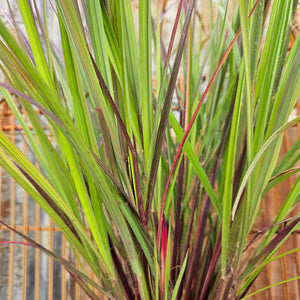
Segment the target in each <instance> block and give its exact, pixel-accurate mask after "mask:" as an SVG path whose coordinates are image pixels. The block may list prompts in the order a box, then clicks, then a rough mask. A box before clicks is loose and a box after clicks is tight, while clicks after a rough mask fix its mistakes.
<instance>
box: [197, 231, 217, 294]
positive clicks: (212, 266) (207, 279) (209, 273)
mask: <svg viewBox="0 0 300 300" xmlns="http://www.w3.org/2000/svg"><path fill="white" fill-rule="evenodd" d="M221 232H222V230H221V228H220V232H219V235H218V238H217V242H216V245H215V249H214V252H213V255H212V258H211V261H210V264H209V267H208V271H207V274H206V277H205V281H204V284H203V288H202V291H201V294H200V298H199V300H205V299H207V293H208V291H209V290H208V289H209V286H210V284H211V280H212V278H213V275H214V270H215V267H216V264H217V262H218V259H219V257H220V254H221V240H222V239H221Z"/></svg>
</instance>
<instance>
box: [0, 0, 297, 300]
mask: <svg viewBox="0 0 300 300" xmlns="http://www.w3.org/2000/svg"><path fill="white" fill-rule="evenodd" d="M50 3H51V4H52V5H53V10H54V12H55V15H56V17H57V21H58V22H59V28H60V40H61V44H60V45H59V47H57V46H55V45H54V44H53V43H52V42H51V38H50V37H49V32H48V27H47V24H48V23H47V16H46V14H45V12H43V13H41V12H39V11H38V10H37V9H36V7H37V6H36V3H35V1H31V2H30V1H26V0H19V1H18V5H19V10H20V13H21V16H22V20H23V22H24V26H25V29H26V32H23V31H22V30H21V29H20V28H19V27H18V26H17V23H16V22H15V20H14V17H13V16H12V15H11V16H9V18H10V20H11V21H12V22H11V23H12V24H14V26H13V28H8V27H7V26H6V25H5V24H4V23H3V22H2V21H0V34H1V43H0V62H1V68H2V70H3V72H4V74H5V76H6V80H7V82H8V83H7V84H4V83H1V84H0V85H1V92H2V93H3V95H4V97H5V99H6V101H7V103H8V104H9V106H10V108H11V109H12V111H13V113H14V114H15V115H16V117H17V119H18V120H19V122H20V124H21V125H22V127H23V130H24V132H25V134H26V138H27V140H28V143H29V145H30V147H31V149H32V151H33V153H34V154H35V157H36V160H37V161H38V163H39V165H40V168H39V169H37V168H36V167H35V166H34V165H33V164H32V163H31V162H30V161H29V160H28V158H26V155H25V154H24V153H21V151H20V150H18V149H17V147H16V146H15V145H14V144H13V143H12V142H11V141H10V140H9V139H8V138H7V137H6V136H5V134H4V133H3V132H1V133H0V145H1V150H0V164H1V166H2V167H4V168H5V169H6V170H7V171H8V172H9V173H10V174H11V176H12V177H13V178H14V179H15V180H16V181H17V182H18V183H19V184H20V185H22V187H23V188H24V189H25V190H26V191H27V192H28V194H30V195H31V196H32V198H33V199H34V200H35V201H36V202H37V203H38V204H39V205H40V206H41V207H42V208H43V209H44V210H45V211H46V212H47V213H48V215H49V216H50V217H51V218H52V219H53V221H54V222H55V223H56V224H57V225H58V226H59V227H60V229H61V230H62V231H63V233H64V235H65V236H66V238H67V239H68V241H69V243H70V245H71V247H72V250H73V251H74V252H75V254H76V255H77V256H78V257H79V258H80V259H81V260H82V261H84V263H86V264H87V265H88V266H89V267H90V268H91V269H92V271H93V272H94V274H95V275H96V277H97V278H98V280H99V282H100V284H96V283H94V282H93V281H92V280H91V279H90V278H88V277H87V276H86V275H84V270H82V272H81V271H78V270H76V269H75V268H74V267H73V266H72V265H71V264H70V263H68V262H67V261H65V260H63V259H61V258H59V257H57V256H55V254H53V253H50V252H49V251H47V250H46V249H44V248H42V247H41V246H40V245H38V244H37V243H35V242H34V241H32V240H30V239H29V238H28V237H25V236H24V235H23V237H24V238H25V239H27V240H28V244H29V245H33V246H34V247H39V248H40V249H42V250H43V251H45V252H46V253H47V254H48V255H51V256H53V257H54V258H55V259H57V260H58V261H59V262H60V263H62V264H63V265H64V266H65V267H66V268H67V270H68V271H69V272H71V274H72V276H73V277H74V278H75V280H76V281H77V282H78V283H79V284H80V286H81V287H82V288H83V289H84V290H85V291H86V292H87V294H88V296H89V297H90V298H93V299H96V298H97V296H96V294H95V289H96V290H97V289H98V290H99V291H100V292H102V293H103V294H104V295H105V296H106V297H107V298H111V299H114V298H118V299H134V298H135V299H138V298H141V299H242V298H243V297H245V296H246V293H247V292H248V290H249V287H250V286H251V284H252V283H253V281H254V280H255V278H256V277H257V276H258V274H259V272H260V271H261V270H262V268H263V267H264V266H265V264H266V263H268V262H269V261H270V260H271V259H272V257H273V255H274V253H275V252H276V250H277V249H278V248H279V247H280V245H281V244H282V243H283V242H284V241H285V240H286V239H287V237H288V236H289V235H290V234H291V233H292V232H293V231H295V230H296V229H297V228H298V227H299V222H300V217H298V216H295V217H294V218H293V219H291V220H288V221H287V222H288V224H287V225H286V226H285V227H284V229H283V230H281V231H278V228H279V227H278V226H279V224H280V223H281V222H283V221H285V219H286V216H287V215H288V213H289V212H290V211H291V209H292V208H293V206H294V204H295V203H296V202H297V201H298V199H299V193H298V191H299V185H300V179H299V178H298V180H297V181H296V183H295V185H294V186H293V188H292V189H291V191H290V192H289V194H288V196H287V198H286V200H285V201H284V202H283V205H282V207H281V209H280V211H279V213H278V215H277V216H276V219H274V223H273V224H270V227H268V228H267V229H266V230H267V231H268V234H267V237H266V238H265V239H264V240H263V241H262V242H261V243H260V244H259V246H258V247H257V249H256V251H255V252H254V253H252V254H251V255H250V256H249V257H248V259H247V261H246V263H245V262H243V263H242V257H243V255H244V253H245V251H246V249H247V247H248V236H249V233H250V231H251V228H252V226H253V224H254V222H255V220H256V218H257V216H258V213H259V207H260V203H261V201H262V198H263V196H264V195H265V194H266V193H267V192H268V191H269V190H270V189H271V188H272V186H273V185H274V184H275V183H278V182H279V181H280V180H282V179H283V178H285V177H286V176H287V175H289V174H292V172H288V171H289V170H290V169H291V168H292V167H293V165H294V164H295V162H296V161H297V160H298V159H299V155H300V152H299V151H298V148H299V147H297V146H294V147H292V148H291V150H289V151H288V152H287V154H286V155H285V156H284V157H283V158H282V159H281V160H280V161H279V160H278V156H279V151H280V146H281V142H282V135H283V132H284V131H285V130H287V129H288V128H289V127H291V126H293V125H294V124H296V123H298V122H299V120H300V118H299V117H297V118H296V119H294V120H292V121H290V122H288V117H289V116H290V114H291V111H292V109H293V107H294V106H295V103H296V101H297V99H298V97H299V94H300V76H299V75H300V74H299V72H300V71H299V70H300V59H299V56H300V50H299V49H300V38H299V37H298V38H297V39H296V40H295V42H294V45H293V47H292V48H291V50H290V51H288V41H289V37H290V33H291V25H290V24H292V21H293V16H294V13H295V8H296V5H297V1H296V0H294V1H273V2H272V4H271V2H270V1H259V0H257V1H253V0H252V1H248V6H247V5H246V2H245V1H242V0H240V1H237V5H236V8H235V9H234V11H233V13H232V18H231V19H230V20H229V18H228V10H229V7H230V6H231V5H232V3H230V1H228V2H226V3H223V4H218V6H217V8H218V13H217V18H216V20H215V22H213V18H212V17H211V25H210V26H211V28H210V34H209V36H208V37H207V38H206V39H205V40H204V41H200V42H196V41H197V40H198V37H199V35H200V36H201V33H200V32H199V28H201V26H199V23H201V19H200V18H199V14H198V13H197V12H198V11H197V9H198V8H197V7H196V1H195V0H190V1H189V2H186V1H178V7H177V15H176V17H175V18H174V26H173V30H172V34H171V38H170V41H169V42H168V43H166V41H162V40H161V34H162V33H161V32H160V30H161V29H162V26H160V23H159V16H158V17H157V19H156V20H157V21H156V20H155V18H153V17H152V15H151V5H152V4H151V1H140V2H139V7H138V21H139V22H138V36H136V34H135V25H134V16H133V14H132V7H131V2H130V1H129V0H126V1H120V0H114V1H96V0H90V1H86V2H84V1H71V0H56V1H52V2H50ZM166 3H167V1H165V3H164V5H163V7H166ZM209 3H210V11H208V12H203V13H207V14H210V15H211V16H212V1H209ZM46 4H47V5H48V4H49V3H47V1H44V7H46ZM268 11H269V14H268ZM160 13H163V12H160V11H159V10H158V14H160ZM268 18H269V22H268V24H267V19H268ZM197 24H198V26H197ZM200 25H201V24H200ZM264 29H266V31H264ZM12 30H13V31H12ZM176 33H177V34H178V33H179V41H178V45H176V47H174V46H173V45H174V39H175V35H176ZM152 49H155V56H153V54H152ZM171 56H172V58H174V60H173V59H172V60H171ZM171 61H172V62H171ZM154 64H155V66H156V72H155V74H154V72H153V70H152V67H153V65H154ZM204 70H207V71H205V73H204ZM154 76H155V77H156V78H157V85H156V87H154V86H153V84H152V79H153V77H154ZM179 76H182V81H183V83H184V84H183V88H181V89H180V87H179V85H178V80H177V79H178V77H179ZM203 76H205V78H208V80H207V82H204V83H203ZM203 86H204V91H203ZM154 91H155V92H154ZM12 95H15V96H16V97H17V98H18V101H19V103H20V104H21V105H22V107H23V109H24V110H25V111H26V113H27V115H28V117H29V120H30V124H31V126H32V130H30V129H29V127H28V124H27V123H25V122H24V120H23V119H22V116H21V115H20V113H19V111H18V108H17V106H16V104H15V102H14V101H13V97H12ZM174 95H176V101H175V102H174V101H173V97H174ZM36 108H38V109H39V110H40V111H41V112H42V114H43V115H44V116H45V117H46V118H47V121H48V125H49V130H50V133H51V136H52V137H53V142H50V141H49V138H48V136H47V135H46V133H45V132H44V129H43V127H42V126H41V123H40V120H39V115H38V114H37V113H36V110H35V109H36ZM176 114H177V115H176ZM176 116H177V117H176ZM178 116H179V117H178ZM298 144H299V142H296V144H295V145H298ZM39 170H42V171H39ZM296 171H297V170H296ZM274 179H276V180H274ZM1 222H2V221H1ZM86 226H87V227H88V229H89V230H86V229H87V228H86ZM12 230H13V229H12Z"/></svg>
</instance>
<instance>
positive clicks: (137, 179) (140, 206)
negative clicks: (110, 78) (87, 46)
mask: <svg viewBox="0 0 300 300" xmlns="http://www.w3.org/2000/svg"><path fill="white" fill-rule="evenodd" d="M90 57H91V60H92V62H93V66H94V69H95V72H96V75H97V78H98V81H99V84H100V86H101V88H102V90H103V92H104V94H105V95H106V97H107V100H108V102H109V104H110V106H111V108H112V110H113V112H114V114H115V117H116V119H117V121H118V124H119V126H120V129H121V131H122V133H123V135H124V138H125V140H126V142H127V145H128V147H129V149H130V152H131V155H132V162H133V171H134V177H135V178H134V179H135V186H136V195H137V202H138V209H139V217H140V220H141V222H142V224H143V225H144V226H145V227H147V221H146V215H145V210H144V204H143V198H142V190H141V183H140V175H139V168H138V160H137V154H136V150H135V148H134V146H133V144H132V143H131V140H130V137H129V135H128V133H127V130H126V127H125V125H124V123H123V120H122V117H121V115H120V113H119V111H118V108H117V107H116V105H115V102H114V100H113V98H112V96H111V94H110V92H109V89H108V87H107V85H106V84H105V81H104V79H103V77H102V75H101V73H100V71H99V69H98V67H97V65H96V62H95V60H94V58H93V56H92V55H91V54H90Z"/></svg>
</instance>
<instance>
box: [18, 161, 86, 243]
mask: <svg viewBox="0 0 300 300" xmlns="http://www.w3.org/2000/svg"><path fill="white" fill-rule="evenodd" d="M15 165H16V166H17V168H18V169H19V170H20V171H21V172H22V174H23V175H24V176H25V177H26V178H27V180H28V181H29V182H30V183H31V184H32V186H33V187H34V188H35V189H36V190H37V192H38V193H39V194H40V195H41V196H42V197H43V198H44V200H45V201H46V202H47V203H48V205H49V206H50V207H51V208H52V209H53V210H54V211H55V213H56V214H57V215H58V216H59V217H60V219H61V220H62V221H63V222H64V223H65V224H66V225H67V226H68V228H69V229H70V231H71V232H72V233H73V234H74V236H76V238H77V239H78V241H79V242H80V243H81V244H82V241H81V239H80V237H79V235H78V232H77V230H76V228H75V227H74V226H73V224H72V221H71V220H70V219H69V217H68V216H67V215H66V214H65V213H64V212H63V211H62V210H61V209H60V208H59V207H58V206H57V205H56V204H55V203H54V202H53V201H52V199H51V198H50V197H49V196H48V194H47V193H46V192H45V191H44V190H43V189H42V188H41V186H40V185H39V184H37V183H36V181H35V180H34V179H33V178H32V177H31V176H30V175H29V174H28V173H26V172H25V170H23V169H22V168H21V167H20V166H19V165H18V164H16V163H15Z"/></svg>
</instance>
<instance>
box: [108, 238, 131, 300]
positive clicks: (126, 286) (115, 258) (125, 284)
mask: <svg viewBox="0 0 300 300" xmlns="http://www.w3.org/2000/svg"><path fill="white" fill-rule="evenodd" d="M108 241H109V246H110V252H111V256H112V259H113V262H114V266H115V269H116V272H117V273H118V275H119V278H120V280H121V283H122V286H123V288H124V291H125V294H126V298H127V299H129V300H130V299H134V297H135V293H134V292H133V290H132V288H131V286H130V284H129V282H128V276H127V275H126V274H125V272H124V270H123V268H122V263H121V261H120V259H119V257H118V255H117V252H116V250H115V247H114V245H113V243H112V241H111V239H110V237H109V238H108Z"/></svg>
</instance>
